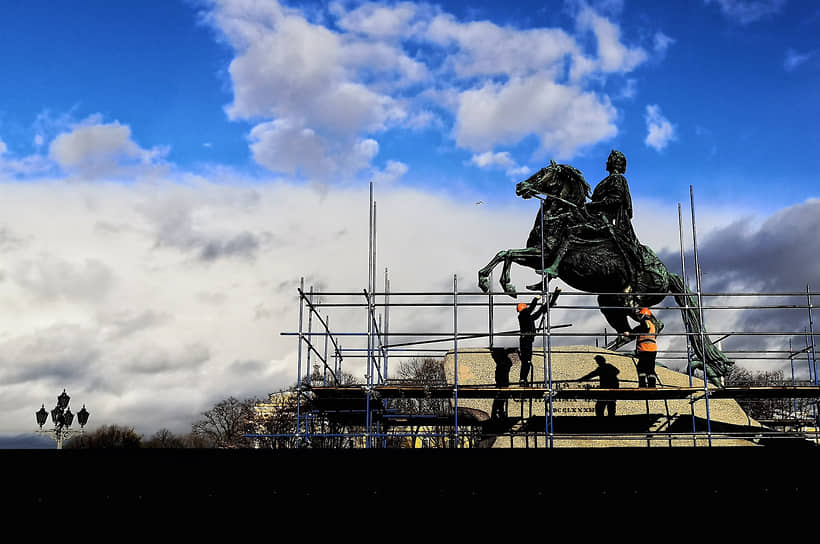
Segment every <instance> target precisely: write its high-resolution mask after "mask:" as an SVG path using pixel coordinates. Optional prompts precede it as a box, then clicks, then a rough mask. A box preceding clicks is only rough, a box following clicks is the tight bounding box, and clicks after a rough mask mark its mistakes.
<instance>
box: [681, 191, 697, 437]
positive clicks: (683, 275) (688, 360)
mask: <svg viewBox="0 0 820 544" xmlns="http://www.w3.org/2000/svg"><path fill="white" fill-rule="evenodd" d="M678 236H679V237H680V269H681V279H682V280H683V293H681V295H682V296H683V300H688V296H687V293H686V290H687V289H688V288H689V279H688V278H687V277H686V257H685V256H684V255H685V253H684V246H683V214H682V213H681V206H680V202H678ZM687 304H688V302H687ZM684 338H686V373H687V374H688V375H689V387H692V343H691V339H690V338H689V335H688V334H686V335H684ZM689 411H690V412H692V441H693V442H694V445H695V446H697V445H698V440H697V435H696V433H697V426H696V420H695V405H694V404H692V403H689Z"/></svg>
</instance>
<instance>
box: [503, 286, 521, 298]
mask: <svg viewBox="0 0 820 544" xmlns="http://www.w3.org/2000/svg"><path fill="white" fill-rule="evenodd" d="M504 292H505V293H506V294H508V295H510V296H511V297H512V298H517V297H518V293H516V292H515V285H513V284H512V283H508V284H506V285H505V286H504Z"/></svg>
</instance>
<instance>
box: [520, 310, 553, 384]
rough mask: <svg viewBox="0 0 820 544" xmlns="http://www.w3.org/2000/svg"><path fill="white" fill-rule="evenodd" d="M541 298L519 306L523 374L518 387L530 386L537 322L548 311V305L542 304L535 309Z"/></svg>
mask: <svg viewBox="0 0 820 544" xmlns="http://www.w3.org/2000/svg"><path fill="white" fill-rule="evenodd" d="M540 298H541V297H535V298H533V299H532V302H530V303H529V304H526V303H524V302H522V303H521V304H519V305H518V306H517V309H518V326H519V330H520V333H521V336H520V339H519V341H518V342H519V343H518V358H519V359H521V374H520V375H519V380H518V385H520V386H521V387H527V385H529V377H530V370H531V369H532V343H533V342H534V341H535V321H536V320H537V319H538V318H539V317H541V315H542V314H543V313H544V310H546V309H547V305H546V304H542V305H541V307H540V308H539V309H537V310H536V309H535V307H536V306H537V304H538V299H540Z"/></svg>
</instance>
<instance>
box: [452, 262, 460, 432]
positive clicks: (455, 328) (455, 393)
mask: <svg viewBox="0 0 820 544" xmlns="http://www.w3.org/2000/svg"><path fill="white" fill-rule="evenodd" d="M453 398H454V404H455V411H454V413H453V420H454V421H455V427H456V430H455V444H454V447H456V448H457V447H459V436H458V276H457V275H456V274H453Z"/></svg>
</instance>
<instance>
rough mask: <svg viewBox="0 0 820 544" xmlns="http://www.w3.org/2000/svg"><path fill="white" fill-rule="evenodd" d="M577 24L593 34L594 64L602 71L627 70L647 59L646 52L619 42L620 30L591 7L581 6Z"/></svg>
mask: <svg viewBox="0 0 820 544" xmlns="http://www.w3.org/2000/svg"><path fill="white" fill-rule="evenodd" d="M577 22H578V26H579V27H580V28H581V29H583V30H590V31H592V32H593V33H594V34H595V37H596V38H597V42H598V59H597V62H596V66H597V67H598V68H599V69H600V70H601V71H603V72H605V73H606V72H621V73H623V72H629V71H631V70H634V69H635V68H636V67H637V66H638V65H639V64H641V63H643V62H644V61H646V60H647V58H648V54H647V53H646V51H644V50H643V49H641V48H639V47H635V48H631V47H628V46H626V45H624V44H623V43H621V30H620V28H618V26H616V25H615V24H613V23H612V22H611V21H609V20H608V19H607V18H605V17H602V16H601V15H598V14H597V13H596V12H595V11H594V10H592V9H591V8H588V7H587V8H583V9H582V10H581V12H580V13H579V15H578V19H577Z"/></svg>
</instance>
